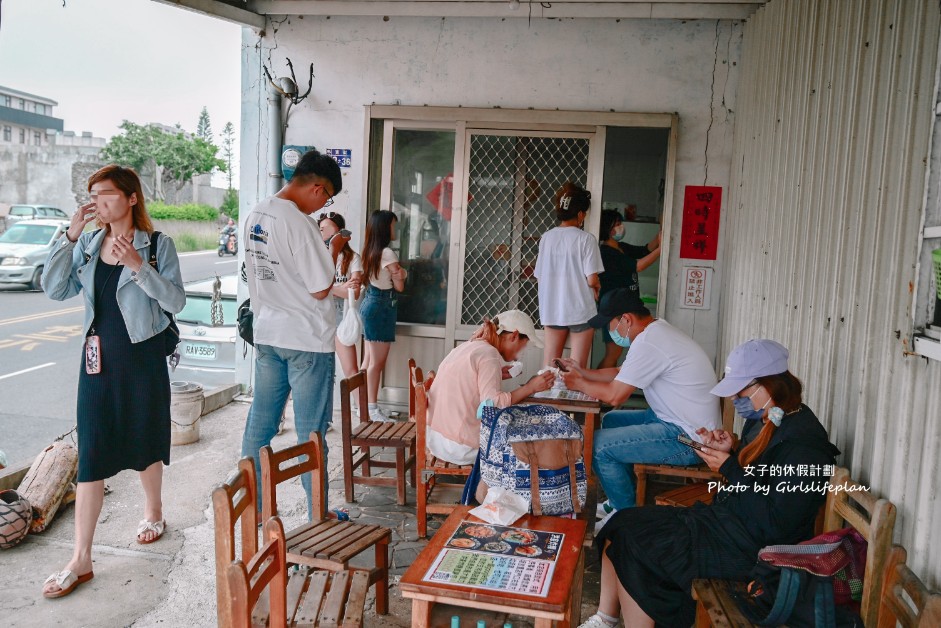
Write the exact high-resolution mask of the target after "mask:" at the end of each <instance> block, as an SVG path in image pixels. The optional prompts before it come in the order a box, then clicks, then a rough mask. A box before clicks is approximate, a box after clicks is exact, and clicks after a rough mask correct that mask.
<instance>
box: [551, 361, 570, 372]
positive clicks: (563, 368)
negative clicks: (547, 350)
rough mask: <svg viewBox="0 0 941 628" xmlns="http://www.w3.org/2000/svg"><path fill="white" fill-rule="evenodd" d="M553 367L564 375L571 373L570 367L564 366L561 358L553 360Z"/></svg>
mask: <svg viewBox="0 0 941 628" xmlns="http://www.w3.org/2000/svg"><path fill="white" fill-rule="evenodd" d="M552 366H554V367H556V368H557V369H559V370H560V371H562V372H563V373H568V372H569V369H568V367H567V366H565V364H564V363H563V362H562V360H560V359H559V358H554V359H553V360H552Z"/></svg>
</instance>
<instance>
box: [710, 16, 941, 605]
mask: <svg viewBox="0 0 941 628" xmlns="http://www.w3.org/2000/svg"><path fill="white" fill-rule="evenodd" d="M939 22H941V15H939V6H938V0H772V1H771V2H769V3H768V4H767V5H765V6H764V7H763V8H762V9H760V10H759V11H758V12H757V13H756V14H755V15H754V17H753V18H752V19H750V20H749V21H748V22H747V24H746V27H745V41H744V47H743V50H742V59H743V65H744V66H745V67H744V68H743V74H742V77H741V82H740V89H739V94H738V106H737V111H736V116H737V122H736V129H735V150H734V155H733V168H732V170H733V175H732V176H733V178H732V188H731V190H730V202H729V205H728V209H727V211H726V214H725V216H724V224H723V240H722V241H723V243H724V255H725V263H726V266H725V268H726V271H725V276H724V280H723V285H722V290H721V312H722V315H721V316H722V318H721V323H720V353H721V354H722V355H726V354H727V353H728V351H729V350H730V349H731V348H732V347H734V346H735V345H736V344H738V343H739V342H741V341H743V340H745V339H747V338H750V337H770V338H774V339H777V340H779V341H781V342H783V343H784V344H786V345H787V346H788V347H789V348H790V349H791V354H792V370H793V371H794V372H795V373H796V374H797V375H798V376H799V377H800V378H801V379H802V380H803V381H804V384H805V386H806V400H807V402H808V403H809V405H810V406H811V407H812V408H813V409H814V410H815V411H816V412H817V414H818V415H819V416H820V418H821V420H822V421H823V422H824V424H825V425H827V426H828V428H829V430H830V434H831V436H832V440H833V441H834V442H835V443H836V444H837V446H838V447H840V449H842V450H843V452H844V453H843V456H842V464H844V465H847V466H849V467H850V469H851V472H852V474H853V476H854V477H856V478H857V479H859V480H860V481H862V482H863V483H865V484H868V485H871V486H872V487H873V490H874V491H875V492H877V493H879V494H881V495H884V496H886V497H888V498H889V499H891V500H892V501H893V502H895V504H896V505H897V506H898V509H899V518H898V525H897V530H896V536H895V538H896V541H897V542H901V543H903V544H904V545H905V546H906V547H907V549H908V551H909V554H908V556H909V564H910V565H911V566H912V568H913V569H914V570H915V572H916V573H917V574H918V575H919V576H920V577H921V578H922V579H923V580H924V581H925V582H926V584H927V585H928V586H930V587H939V586H941V499H939V495H938V493H939V488H938V486H939V483H941V463H939V459H941V455H939V454H941V452H939V446H941V363H938V362H930V363H929V361H928V360H926V359H924V358H919V357H915V356H912V355H906V350H907V349H908V348H910V347H911V339H910V337H909V336H910V334H911V327H912V323H911V313H910V310H911V307H912V296H911V290H912V284H911V282H913V281H914V279H915V262H916V257H917V251H918V246H919V229H920V220H921V215H922V209H923V207H922V206H923V197H924V193H925V176H926V162H927V156H928V153H929V150H928V148H929V142H930V136H931V129H932V125H933V121H934V99H935V89H936V87H935V84H936V76H937V58H938V42H939ZM722 361H723V360H722V359H720V362H722Z"/></svg>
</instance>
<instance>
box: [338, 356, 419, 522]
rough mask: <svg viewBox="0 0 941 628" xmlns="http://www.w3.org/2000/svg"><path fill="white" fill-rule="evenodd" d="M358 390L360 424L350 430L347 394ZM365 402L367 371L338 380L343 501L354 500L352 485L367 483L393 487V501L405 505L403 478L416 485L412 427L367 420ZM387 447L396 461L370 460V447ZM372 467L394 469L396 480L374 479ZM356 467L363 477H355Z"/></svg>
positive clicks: (403, 424)
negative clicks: (357, 451)
mask: <svg viewBox="0 0 941 628" xmlns="http://www.w3.org/2000/svg"><path fill="white" fill-rule="evenodd" d="M355 390H358V391H359V425H357V426H356V429H353V426H352V422H353V411H352V407H351V406H352V404H351V403H350V393H352V392H353V391H355ZM367 408H368V403H367V399H366V372H365V371H360V372H359V373H357V374H356V375H354V376H353V377H350V378H347V379H344V380H341V381H340V411H341V417H342V434H343V483H344V486H345V488H346V501H347V502H352V501H355V497H354V495H353V486H354V485H355V484H366V485H371V486H395V487H396V502H397V503H398V504H399V505H400V506H404V505H405V475H406V472H408V473H409V480H410V481H411V483H412V486H415V424H414V423H412V422H411V421H389V422H382V421H370V420H369V412H368V409H367ZM353 447H359V453H358V454H357V455H356V456H354V455H353ZM374 447H376V448H382V447H388V448H391V449H394V450H395V461H394V462H391V461H385V460H379V459H378V458H373V457H372V453H373V452H372V448H374ZM373 467H382V468H387V469H395V477H376V476H373V475H372V468H373ZM357 468H362V475H356V474H355V473H354V472H355V471H356V469H357Z"/></svg>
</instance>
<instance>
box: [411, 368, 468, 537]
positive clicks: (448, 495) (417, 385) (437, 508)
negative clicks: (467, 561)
mask: <svg viewBox="0 0 941 628" xmlns="http://www.w3.org/2000/svg"><path fill="white" fill-rule="evenodd" d="M408 369H409V373H410V376H409V396H408V399H409V413H410V418H414V419H415V428H416V433H417V439H416V443H415V446H416V455H417V457H418V491H417V492H418V509H417V510H418V536H419V537H421V538H425V537H426V536H427V535H428V514H429V513H431V514H438V515H449V514H451V512H452V511H453V510H454V509H455V508H457V507H458V506H460V505H461V504H460V501H461V492H462V489H463V484H459V483H444V482H442V483H441V484H439V483H438V480H439V479H440V478H443V477H453V478H463V479H464V480H466V479H467V476H468V475H470V472H471V469H472V468H473V467H472V466H471V465H457V464H454V463H452V462H447V461H446V460H439V459H438V458H436V457H435V456H433V455H432V454H431V452H429V451H428V449H427V448H426V434H427V428H428V392H427V391H428V389H429V388H430V387H431V386H430V383H429V382H425V381H424V378H423V376H422V371H421V369H420V368H418V367H417V366H416V365H415V360H409V361H408ZM436 489H437V493H436ZM435 493H436V494H435ZM433 494H435V497H436V498H437V499H436V500H435V501H432V495H433Z"/></svg>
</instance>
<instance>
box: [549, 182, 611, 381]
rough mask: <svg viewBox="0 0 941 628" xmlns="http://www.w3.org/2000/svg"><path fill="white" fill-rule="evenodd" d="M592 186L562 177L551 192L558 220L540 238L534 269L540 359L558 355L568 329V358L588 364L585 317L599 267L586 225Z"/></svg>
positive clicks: (592, 310)
mask: <svg viewBox="0 0 941 628" xmlns="http://www.w3.org/2000/svg"><path fill="white" fill-rule="evenodd" d="M590 206H591V192H589V191H588V190H585V189H584V188H581V187H579V186H578V185H575V184H574V183H572V182H571V181H569V182H567V183H566V184H565V185H563V186H562V188H561V189H560V190H559V191H558V192H557V193H556V197H555V207H556V210H555V211H556V217H557V218H558V219H559V222H560V224H559V226H558V227H555V228H554V229H550V230H549V231H547V232H546V233H545V234H543V236H542V238H541V239H540V240H539V256H538V257H537V258H536V269H535V272H534V275H535V276H536V279H537V281H538V282H539V319H540V321H541V322H542V325H543V327H545V329H546V340H545V347H544V348H543V361H544V362H545V363H546V364H547V365H549V364H551V363H552V360H553V359H555V358H559V357H561V356H562V350H563V349H564V348H565V341H566V340H567V339H568V337H569V334H571V335H572V359H573V360H575V361H576V362H578V364H579V365H581V366H583V367H584V366H586V365H587V364H588V352H589V351H590V350H591V340H592V337H593V336H594V330H593V329H592V328H591V327H590V326H589V325H588V319H590V318H591V317H592V316H594V315H595V314H597V313H598V306H597V305H596V304H595V302H596V301H597V300H598V292H599V290H600V289H601V282H600V281H599V279H598V274H599V273H601V272H604V266H603V265H602V263H601V254H600V253H599V251H598V245H597V244H596V243H595V239H594V238H593V237H592V236H591V235H590V234H588V233H586V232H585V231H583V227H584V226H585V216H586V215H587V214H588V209H589V207H590Z"/></svg>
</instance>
